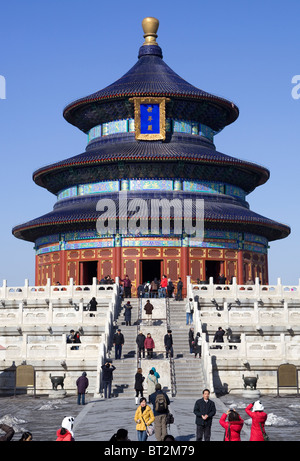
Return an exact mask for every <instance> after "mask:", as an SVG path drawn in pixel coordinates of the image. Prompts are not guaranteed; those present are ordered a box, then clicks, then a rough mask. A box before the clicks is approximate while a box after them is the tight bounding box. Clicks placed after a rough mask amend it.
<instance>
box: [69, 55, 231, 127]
mask: <svg viewBox="0 0 300 461" xmlns="http://www.w3.org/2000/svg"><path fill="white" fill-rule="evenodd" d="M160 53H161V49H160V47H158V46H150V47H148V46H142V47H141V49H140V52H139V60H138V61H137V63H136V64H135V65H134V66H133V67H132V68H131V69H130V70H129V71H128V72H127V73H125V74H124V75H123V76H122V77H121V78H120V79H118V80H117V81H115V82H114V83H112V84H111V85H109V86H107V87H106V88H104V89H102V90H100V91H97V92H95V93H93V94H91V95H89V96H86V97H84V98H80V99H78V100H76V101H74V102H72V103H71V104H69V105H68V106H67V107H66V108H65V109H64V112H63V115H64V117H65V119H66V120H67V121H68V122H69V123H71V124H73V125H75V126H77V127H78V128H80V129H81V130H83V131H85V132H87V131H88V130H89V129H91V128H92V127H93V126H96V125H98V124H99V123H103V122H106V121H110V120H114V119H117V118H120V119H122V118H128V117H130V116H133V106H132V104H130V103H128V99H129V98H131V97H133V96H150V95H151V96H165V97H170V98H172V104H171V105H169V106H168V105H167V116H170V117H171V118H179V119H181V118H182V117H186V116H188V114H187V112H188V111H190V112H191V110H192V113H193V115H194V119H195V116H196V117H198V119H199V121H200V122H201V123H204V124H206V125H207V126H210V127H211V128H212V129H214V130H216V131H219V130H220V129H222V128H223V127H224V126H226V125H228V124H230V123H232V122H234V121H235V120H236V119H237V117H238V115H239V110H238V108H237V106H236V105H235V104H234V103H232V102H231V101H228V100H227V99H224V98H221V97H219V96H214V95H212V94H210V93H207V92H206V91H203V90H201V89H199V88H197V87H195V86H193V85H191V84H190V83H188V82H187V81H186V80H184V79H183V78H181V77H180V76H179V75H178V74H177V73H176V72H174V71H173V70H172V69H171V68H170V67H169V66H168V65H167V64H166V63H165V62H164V61H163V59H162V57H161V54H160ZM120 101H122V103H120ZM183 101H186V102H187V104H186V105H184V104H182V102H183ZM196 120H197V118H196Z"/></svg>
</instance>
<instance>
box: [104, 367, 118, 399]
mask: <svg viewBox="0 0 300 461" xmlns="http://www.w3.org/2000/svg"><path fill="white" fill-rule="evenodd" d="M101 369H102V388H103V389H104V397H105V398H106V399H107V395H108V398H109V399H110V397H111V383H112V380H113V371H114V370H115V369H116V367H114V366H113V365H112V364H111V363H109V362H106V363H105V364H104V365H102V367H101ZM107 391H108V392H107Z"/></svg>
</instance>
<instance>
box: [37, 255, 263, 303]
mask: <svg viewBox="0 0 300 461" xmlns="http://www.w3.org/2000/svg"><path fill="white" fill-rule="evenodd" d="M144 260H159V261H160V268H161V271H160V272H161V275H163V274H165V275H166V276H167V278H170V279H171V280H172V281H173V283H174V282H177V280H178V277H181V278H182V280H183V282H185V280H186V276H187V275H190V276H191V280H192V282H197V279H200V280H201V281H204V280H205V272H206V271H205V268H206V265H207V264H208V262H209V261H213V263H212V264H215V265H216V267H217V268H218V272H220V273H224V275H225V277H226V279H227V283H228V282H229V281H230V280H231V277H233V276H235V277H237V282H238V284H243V283H246V281H247V280H248V278H249V276H250V277H251V278H252V279H253V280H254V279H255V277H259V279H260V281H261V283H262V284H267V283H268V263H267V255H266V254H262V253H254V252H250V251H244V250H229V249H218V248H187V247H169V248H163V247H139V248H135V247H126V248H121V247H115V248H101V249H80V250H65V251H59V252H52V253H46V254H41V255H37V256H36V281H35V283H36V285H46V283H47V279H48V278H49V279H50V281H51V284H52V285H55V284H56V283H57V282H59V283H60V284H61V285H65V284H67V283H68V281H69V279H70V278H73V280H74V283H75V284H77V285H84V284H86V283H85V282H84V262H92V261H97V278H98V280H101V279H102V278H103V277H105V276H106V275H109V276H110V277H111V278H113V279H114V278H115V277H117V276H119V277H120V278H121V279H123V278H125V275H126V274H128V275H129V278H130V279H131V281H132V285H133V289H132V291H133V294H135V293H136V288H137V286H138V284H139V283H140V282H141V278H142V265H141V261H144Z"/></svg>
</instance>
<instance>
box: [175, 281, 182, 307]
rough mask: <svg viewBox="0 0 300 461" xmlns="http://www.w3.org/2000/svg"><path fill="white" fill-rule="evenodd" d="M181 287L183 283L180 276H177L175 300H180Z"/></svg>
mask: <svg viewBox="0 0 300 461" xmlns="http://www.w3.org/2000/svg"><path fill="white" fill-rule="evenodd" d="M182 288H183V283H182V281H181V277H179V278H178V282H177V294H176V301H182Z"/></svg>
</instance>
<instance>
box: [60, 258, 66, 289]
mask: <svg viewBox="0 0 300 461" xmlns="http://www.w3.org/2000/svg"><path fill="white" fill-rule="evenodd" d="M59 255H60V267H59V283H60V284H61V285H66V283H67V280H66V278H67V277H66V270H67V265H66V252H65V250H60V252H59Z"/></svg>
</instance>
